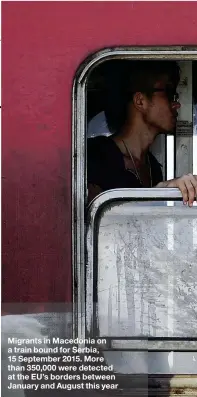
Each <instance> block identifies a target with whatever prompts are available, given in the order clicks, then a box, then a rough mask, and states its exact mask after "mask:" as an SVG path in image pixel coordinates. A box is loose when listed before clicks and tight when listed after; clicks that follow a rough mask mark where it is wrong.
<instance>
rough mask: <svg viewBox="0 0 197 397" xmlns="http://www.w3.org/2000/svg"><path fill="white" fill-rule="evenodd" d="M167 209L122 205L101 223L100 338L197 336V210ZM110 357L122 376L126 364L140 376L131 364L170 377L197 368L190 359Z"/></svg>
mask: <svg viewBox="0 0 197 397" xmlns="http://www.w3.org/2000/svg"><path fill="white" fill-rule="evenodd" d="M167 204H169V203H161V202H160V203H159V202H158V203H154V207H153V206H151V205H150V203H143V204H139V203H138V205H135V204H131V203H127V204H126V203H125V204H121V205H120V206H116V207H111V208H109V209H108V210H106V211H105V214H104V215H103V216H102V218H101V221H100V227H99V238H98V318H99V332H100V335H101V336H104V335H107V336H140V335H147V336H154V337H157V336H158V337H164V336H169V337H170V336H178V337H181V336H182V337H185V336H190V337H196V336H197V305H196V297H197V289H196V282H197V280H196V274H197V207H196V206H194V207H193V208H187V207H184V206H183V204H182V203H176V205H175V204H174V205H173V203H170V204H171V206H168V205H167ZM134 205H135V207H134ZM119 347H120V342H119ZM183 354H184V356H183ZM107 355H108V356H109V357H111V359H112V357H114V358H113V359H115V357H116V358H117V366H118V368H119V369H120V368H122V369H123V367H125V365H126V368H127V369H126V371H127V370H128V367H129V365H130V367H131V371H132V368H133V369H135V371H136V370H137V365H136V361H135V366H134V367H133V364H132V361H133V360H134V357H135V360H136V358H137V360H138V361H139V368H141V369H143V372H146V371H148V372H152V371H153V372H155V371H156V372H160V369H159V368H160V367H162V370H161V371H166V372H167V373H168V372H170V368H171V370H172V368H173V371H174V372H175V373H176V371H178V372H179V373H181V371H183V373H184V372H188V371H189V372H190V373H191V371H192V372H193V370H194V367H195V370H194V372H195V371H196V369H197V366H196V364H195V362H196V361H195V360H197V355H196V354H193V353H171V355H170V354H169V353H128V352H127V353H126V352H124V353H118V352H111V353H107ZM118 357H119V358H118ZM121 357H124V359H123V361H122V365H121V366H120V362H121ZM183 357H184V360H183ZM161 358H162V360H161ZM186 358H187V360H188V361H187V360H186ZM111 359H110V361H111ZM180 359H181V361H182V363H180ZM125 360H126V361H125ZM158 360H159V362H160V364H158ZM185 360H186V361H185ZM115 361H116V359H115ZM184 362H187V365H186V367H185V366H184ZM161 364H162V365H161ZM180 366H181V369H180ZM137 372H138V371H137Z"/></svg>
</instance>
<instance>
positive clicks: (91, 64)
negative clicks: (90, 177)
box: [72, 46, 197, 338]
mask: <svg viewBox="0 0 197 397" xmlns="http://www.w3.org/2000/svg"><path fill="white" fill-rule="evenodd" d="M111 59H130V60H136V59H139V60H145V59H148V60H177V61H178V60H179V61H181V60H190V61H193V60H197V47H196V46H195V47H193V46H190V47H182V46H171V47H126V46H124V47H114V48H106V49H103V50H100V51H98V52H96V53H95V54H92V55H91V56H89V57H88V58H86V59H85V61H84V62H83V63H82V64H81V65H80V67H79V69H78V71H77V73H76V76H75V79H74V83H73V91H72V270H73V272H72V275H73V284H72V286H73V335H74V336H80V337H82V338H83V337H84V336H85V333H84V332H85V205H86V204H87V182H86V179H87V178H86V119H87V117H86V107H87V106H86V87H87V79H88V76H89V73H90V72H91V71H92V70H93V69H94V68H95V67H96V66H98V65H99V64H101V63H102V62H104V61H107V60H111ZM151 191H152V196H151V197H154V193H153V190H152V189H151ZM115 192H116V193H117V190H116V191H115ZM103 197H104V196H103Z"/></svg>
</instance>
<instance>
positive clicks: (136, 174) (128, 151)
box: [122, 139, 153, 187]
mask: <svg viewBox="0 0 197 397" xmlns="http://www.w3.org/2000/svg"><path fill="white" fill-rule="evenodd" d="M122 142H123V144H124V147H125V149H126V151H127V153H128V155H129V157H130V159H131V161H132V163H133V166H134V170H135V176H136V177H137V179H138V180H139V182H140V183H141V185H142V186H143V183H142V180H141V178H140V174H139V172H138V170H137V167H136V165H135V161H134V158H133V156H132V153H131V151H130V149H129V148H128V146H127V145H126V143H125V141H123V139H122ZM147 158H148V165H149V173H150V184H151V187H152V186H153V181H152V170H151V165H150V159H149V155H148V156H147Z"/></svg>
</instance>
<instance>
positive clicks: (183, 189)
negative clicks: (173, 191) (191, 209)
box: [177, 178, 189, 204]
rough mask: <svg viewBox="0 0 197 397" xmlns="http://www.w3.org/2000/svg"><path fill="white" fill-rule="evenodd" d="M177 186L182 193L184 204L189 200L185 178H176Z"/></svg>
mask: <svg viewBox="0 0 197 397" xmlns="http://www.w3.org/2000/svg"><path fill="white" fill-rule="evenodd" d="M177 187H178V188H179V190H180V191H181V193H182V196H183V202H184V204H186V203H187V202H188V201H189V191H188V188H187V186H186V183H185V180H184V179H181V178H180V179H178V180H177Z"/></svg>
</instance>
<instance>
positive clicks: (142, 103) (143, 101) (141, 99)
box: [133, 92, 148, 112]
mask: <svg viewBox="0 0 197 397" xmlns="http://www.w3.org/2000/svg"><path fill="white" fill-rule="evenodd" d="M147 104H148V103H147V98H146V96H145V94H143V93H142V92H136V93H135V94H134V96H133V105H134V106H135V108H136V109H137V110H139V111H141V112H142V111H144V110H146V108H147Z"/></svg>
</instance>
